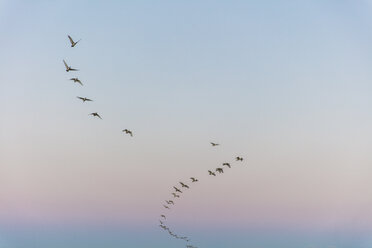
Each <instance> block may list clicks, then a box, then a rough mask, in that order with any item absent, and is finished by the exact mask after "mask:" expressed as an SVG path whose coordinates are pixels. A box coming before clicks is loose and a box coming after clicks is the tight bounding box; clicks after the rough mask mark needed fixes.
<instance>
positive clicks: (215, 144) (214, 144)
mask: <svg viewBox="0 0 372 248" xmlns="http://www.w3.org/2000/svg"><path fill="white" fill-rule="evenodd" d="M211 145H212V146H219V145H220V144H217V143H213V142H211Z"/></svg>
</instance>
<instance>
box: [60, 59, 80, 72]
mask: <svg viewBox="0 0 372 248" xmlns="http://www.w3.org/2000/svg"><path fill="white" fill-rule="evenodd" d="M63 63H64V64H65V67H66V71H67V72H69V71H78V69H74V68H71V66H68V65H67V63H66V61H65V60H63Z"/></svg>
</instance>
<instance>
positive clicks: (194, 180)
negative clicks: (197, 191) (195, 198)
mask: <svg viewBox="0 0 372 248" xmlns="http://www.w3.org/2000/svg"><path fill="white" fill-rule="evenodd" d="M190 179H191V181H192V182H193V183H195V182H197V181H199V180H198V179H196V178H195V177H190Z"/></svg>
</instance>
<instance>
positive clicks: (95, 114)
mask: <svg viewBox="0 0 372 248" xmlns="http://www.w3.org/2000/svg"><path fill="white" fill-rule="evenodd" d="M89 115H92V116H96V117H98V118H100V119H101V120H102V118H101V116H100V115H99V114H98V113H97V112H94V113H90V114H89Z"/></svg>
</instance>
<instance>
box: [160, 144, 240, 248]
mask: <svg viewBox="0 0 372 248" xmlns="http://www.w3.org/2000/svg"><path fill="white" fill-rule="evenodd" d="M210 144H211V145H212V147H215V146H219V144H217V143H214V142H210ZM235 160H236V161H238V162H242V161H243V158H242V157H240V156H237V157H235ZM224 166H225V167H227V168H228V169H230V168H231V164H230V163H229V162H224V163H222V167H224ZM217 173H218V174H222V173H224V169H223V168H221V167H217V168H215V169H213V170H208V175H210V176H217V175H218V174H217ZM190 180H191V183H190V184H186V183H184V182H178V184H177V185H176V186H173V188H172V189H173V190H174V192H172V193H171V194H172V196H173V198H174V199H173V200H165V203H166V204H163V207H164V209H166V210H167V211H169V210H171V209H172V208H173V207H175V205H176V204H175V201H176V198H180V196H181V195H182V193H183V191H182V190H183V188H184V189H190V187H191V185H193V183H196V182H198V181H199V180H198V179H197V178H195V177H190ZM180 188H181V189H182V190H181V189H180ZM160 217H161V219H160V220H159V223H160V224H159V227H160V228H161V229H163V230H164V231H166V232H167V233H168V234H169V235H170V236H172V237H173V238H176V239H179V240H184V241H185V242H187V244H186V248H197V246H194V245H190V244H189V243H190V242H191V239H190V238H189V237H187V236H181V235H179V234H176V233H175V232H174V231H173V230H172V229H170V227H169V226H168V225H166V221H167V217H166V215H165V214H161V215H160Z"/></svg>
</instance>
